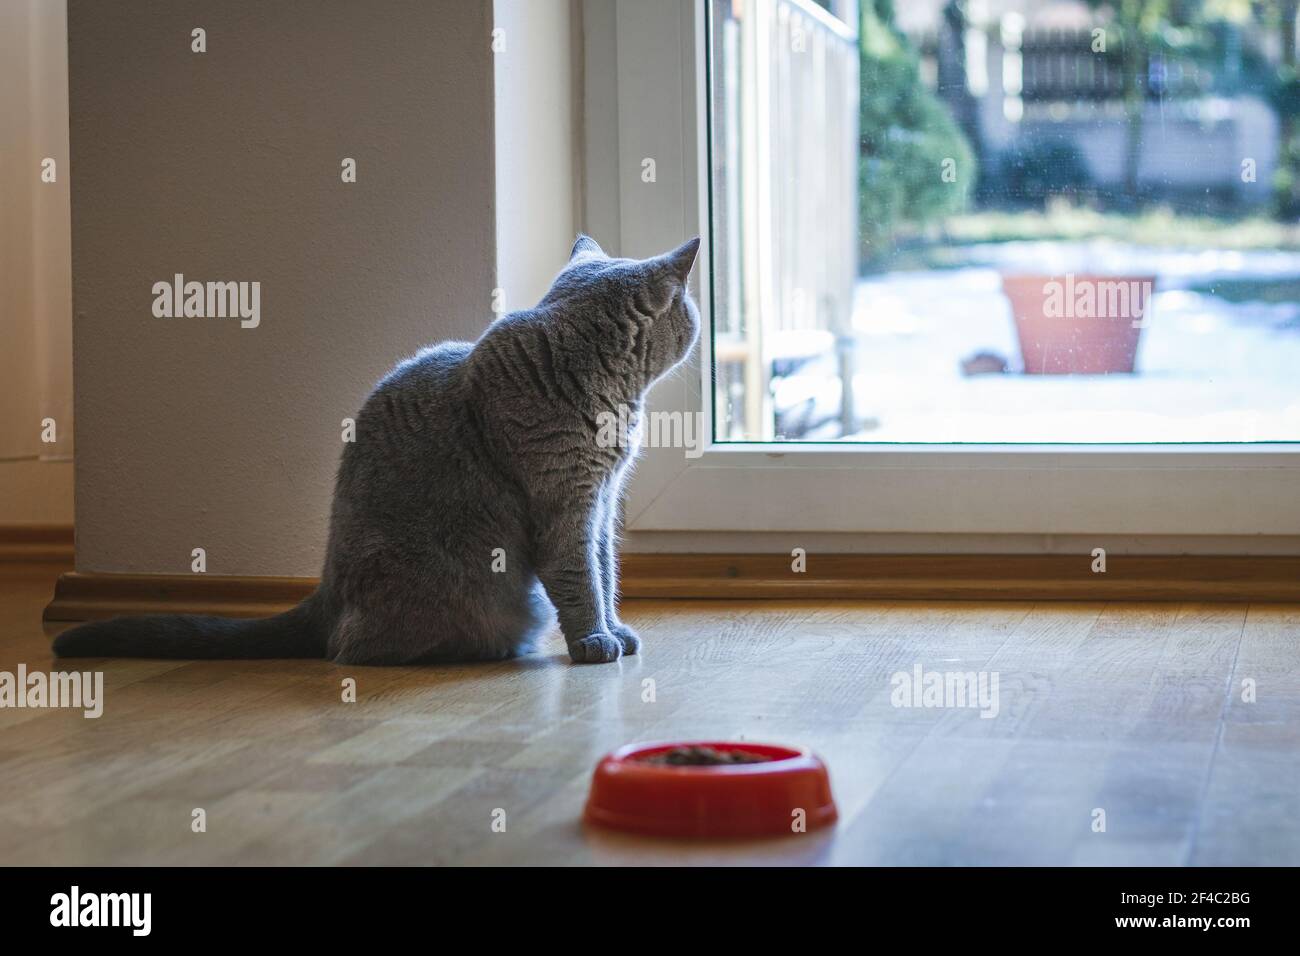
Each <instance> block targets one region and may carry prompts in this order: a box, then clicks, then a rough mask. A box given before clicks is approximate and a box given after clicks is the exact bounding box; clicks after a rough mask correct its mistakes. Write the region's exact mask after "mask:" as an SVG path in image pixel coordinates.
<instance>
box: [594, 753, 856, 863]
mask: <svg viewBox="0 0 1300 956" xmlns="http://www.w3.org/2000/svg"><path fill="white" fill-rule="evenodd" d="M684 747H704V748H709V749H711V750H714V751H719V752H722V753H734V752H740V753H744V754H750V755H754V756H758V757H761V758H764V759H762V760H761V761H759V762H756V763H729V764H716V765H708V766H670V765H664V764H662V763H647V762H646V758H647V757H654V756H656V755H662V754H667V753H668V752H669V751H674V750H677V749H678V748H684ZM799 811H803V813H802V815H801V814H800V813H799ZM584 818H585V820H586V822H587V823H589V824H595V825H597V826H602V827H609V828H611V829H614V830H624V831H627V832H629V833H640V834H646V835H651V836H674V837H695V838H706V839H707V838H711V837H760V836H780V835H783V834H791V833H798V832H800V829H803V830H815V829H817V828H818V827H824V826H826V825H828V824H831V823H834V822H835V818H836V812H835V801H834V800H833V799H832V798H831V782H830V777H829V776H828V775H827V773H826V765H825V764H823V763H822V762H821V761H820V760H819V759H818V758H816V757H814V756H813V755H812V754H810V753H809V752H808V751H806V750H792V749H791V748H789V747H774V746H772V745H770V744H751V743H737V742H733V741H689V742H682V743H655V744H631V745H629V746H627V747H622V748H620V749H619V750H616V751H614V752H613V753H612V754H610V755H609V756H607V757H605V758H604V759H603V760H602V761H601V762H600V763H599V764H598V765H597V767H596V772H595V774H594V775H593V776H592V780H591V795H590V796H589V797H588V798H587V809H586V813H585V814H584ZM800 823H802V827H800V826H799V825H798V824H800Z"/></svg>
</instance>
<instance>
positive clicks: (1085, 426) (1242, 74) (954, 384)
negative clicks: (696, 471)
mask: <svg viewBox="0 0 1300 956" xmlns="http://www.w3.org/2000/svg"><path fill="white" fill-rule="evenodd" d="M703 6H704V8H705V15H704V18H703V19H704V23H703V29H704V37H705V40H704V46H705V56H706V64H707V78H706V81H705V82H706V87H707V92H706V96H705V101H706V108H707V119H706V130H707V137H706V138H707V143H706V144H705V148H706V149H707V154H708V174H707V179H708V182H707V193H708V206H709V208H708V219H709V227H710V233H711V236H712V250H711V251H712V267H713V268H712V277H711V278H712V282H711V289H708V290H707V294H709V295H710V299H711V303H710V304H711V306H712V308H711V309H710V312H711V316H712V341H711V347H712V366H713V368H712V372H713V375H712V381H711V383H710V392H711V398H712V408H713V416H712V424H713V438H714V440H715V442H718V443H719V444H720V445H723V446H725V445H726V444H729V443H746V442H764V443H770V442H781V443H796V442H853V443H888V444H893V443H902V444H909V445H925V444H949V443H962V444H970V443H974V444H1003V443H1010V444H1055V445H1061V444H1075V443H1078V444H1128V443H1200V444H1214V443H1274V442H1294V441H1297V440H1300V388H1298V387H1297V382H1298V381H1300V378H1298V374H1300V373H1298V372H1297V370H1300V228H1297V221H1296V220H1297V215H1298V214H1300V135H1298V134H1300V130H1298V128H1297V124H1296V122H1295V115H1296V113H1297V102H1298V99H1297V98H1298V97H1300V91H1298V88H1297V86H1296V80H1295V23H1294V16H1295V10H1294V8H1293V7H1294V5H1292V6H1291V7H1288V5H1287V4H1236V5H1234V4H1164V3H1154V2H1137V3H1125V4H1123V5H1119V4H1108V3H1103V2H1089V0H972V2H969V3H965V4H960V5H959V4H956V3H950V2H947V0H909V2H908V3H890V2H883V0H861V2H860V4H853V3H849V2H844V3H836V2H833V0H828V2H826V3H824V4H820V5H819V4H815V3H812V2H811V0H744V2H743V3H742V2H738V0H705V2H704V4H703ZM1283 11H1289V15H1290V17H1291V18H1292V20H1291V22H1288V21H1287V20H1286V15H1285V14H1284V13H1283Z"/></svg>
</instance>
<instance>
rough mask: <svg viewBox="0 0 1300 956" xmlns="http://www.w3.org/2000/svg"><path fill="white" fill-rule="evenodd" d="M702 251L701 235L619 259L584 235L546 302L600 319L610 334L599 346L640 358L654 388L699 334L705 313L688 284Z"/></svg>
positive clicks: (688, 352)
mask: <svg viewBox="0 0 1300 956" xmlns="http://www.w3.org/2000/svg"><path fill="white" fill-rule="evenodd" d="M699 249H700V239H699V237H698V236H696V237H695V238H694V239H690V240H688V241H686V242H684V243H682V244H681V245H680V246H678V247H677V248H676V249H673V250H671V251H669V252H665V253H664V254H663V255H659V256H653V257H651V258H649V259H619V258H613V257H611V256H608V255H606V254H605V251H604V250H603V249H601V248H600V246H599V245H598V244H597V243H596V240H594V239H592V238H591V237H590V236H579V237H578V241H577V242H575V243H574V244H573V250H572V251H571V252H570V253H569V261H568V263H567V264H566V265H565V267H564V269H563V270H562V271H561V272H560V274H559V275H558V276H556V278H555V281H554V282H553V283H552V284H551V288H550V291H549V292H547V293H546V297H545V298H544V299H542V302H541V305H542V306H547V305H551V306H554V307H556V308H559V309H564V310H574V309H576V310H581V311H582V312H585V313H587V315H592V316H595V317H598V319H599V323H600V324H599V325H598V326H597V329H598V330H599V331H604V332H607V333H608V335H607V336H598V339H597V342H598V344H599V342H600V341H601V340H603V341H604V342H607V343H610V344H612V345H617V347H618V351H619V353H620V354H625V355H627V356H629V357H631V358H633V359H635V360H636V361H637V362H638V363H639V364H640V366H641V367H642V368H643V369H644V371H645V373H646V381H645V386H646V387H648V386H649V385H650V384H651V383H653V382H654V381H655V380H656V379H659V378H661V377H662V376H664V375H665V374H667V373H668V372H669V371H670V370H672V368H673V367H674V366H676V365H677V364H678V363H679V362H681V361H682V360H683V359H684V358H686V356H687V355H689V354H690V351H691V349H692V348H693V347H694V346H695V340H696V339H697V338H698V337H699V332H700V313H699V310H698V309H697V308H696V307H695V303H694V302H692V301H691V297H690V293H689V292H688V291H687V287H686V280H687V277H688V276H689V275H690V273H691V267H692V266H694V264H695V257H696V255H697V254H698V253H699Z"/></svg>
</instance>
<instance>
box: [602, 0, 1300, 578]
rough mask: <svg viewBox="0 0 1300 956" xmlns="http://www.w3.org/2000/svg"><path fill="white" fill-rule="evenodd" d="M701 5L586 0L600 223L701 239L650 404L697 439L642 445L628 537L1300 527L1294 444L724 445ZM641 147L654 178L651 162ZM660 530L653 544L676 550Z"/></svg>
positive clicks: (1138, 532) (1201, 545) (659, 238)
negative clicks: (647, 177) (674, 357)
mask: <svg viewBox="0 0 1300 956" xmlns="http://www.w3.org/2000/svg"><path fill="white" fill-rule="evenodd" d="M705 6H706V4H705V0H653V2H647V0H615V2H614V3H612V4H611V3H609V2H608V0H584V3H583V15H584V24H583V29H584V38H585V39H584V46H585V51H584V66H585V70H584V77H583V83H584V89H585V92H586V95H585V97H584V103H585V107H584V125H585V130H584V141H585V146H584V157H583V159H584V183H585V195H584V212H585V216H584V218H585V221H586V223H587V227H588V229H589V231H592V232H594V233H596V234H597V238H598V239H600V240H602V241H603V242H605V243H606V244H607V246H614V247H615V248H614V249H611V250H610V251H611V252H617V253H619V254H622V255H627V256H646V255H651V254H654V253H657V252H661V251H663V250H665V249H669V248H672V247H673V246H675V245H677V244H678V243H680V242H681V241H682V240H683V239H684V238H686V237H689V236H692V235H695V234H697V233H698V234H700V235H702V236H703V237H704V239H705V242H704V243H703V245H702V249H701V255H700V261H699V263H698V266H697V269H696V274H695V280H694V282H695V290H696V301H697V302H698V303H699V305H700V311H701V319H702V324H703V331H702V335H701V345H700V348H699V349H698V350H697V353H696V355H695V356H693V357H692V359H691V360H690V361H689V362H688V363H687V365H686V366H684V367H683V369H680V370H679V371H678V372H677V374H676V375H674V376H673V377H672V378H670V379H668V380H666V381H664V382H661V383H660V384H659V385H657V386H656V388H655V390H654V392H653V393H652V395H651V400H650V406H649V407H650V410H651V411H656V410H662V411H674V410H675V411H681V410H683V409H684V410H686V411H689V412H697V411H698V412H700V413H702V415H703V420H704V429H705V431H704V435H705V441H704V449H703V454H702V455H700V456H699V457H697V458H687V457H686V456H685V455H684V454H683V452H682V450H680V449H647V451H646V452H645V454H644V457H643V459H642V462H641V464H640V465H639V466H638V470H637V475H636V477H635V479H634V480H633V482H632V483H631V486H630V488H629V496H628V508H627V528H628V531H629V532H630V538H631V541H632V543H633V547H634V548H635V547H636V542H637V537H638V535H641V536H645V535H647V534H650V533H660V532H680V533H681V538H682V541H683V542H684V543H685V542H687V541H688V540H689V545H686V546H684V547H683V548H681V550H698V545H699V541H700V535H699V533H700V532H759V533H766V535H767V537H768V539H769V540H770V539H771V536H772V535H773V534H774V533H776V534H778V535H784V534H785V533H805V534H817V533H829V532H836V533H845V532H848V533H851V534H858V535H859V536H863V535H872V536H879V535H886V536H887V535H931V536H932V535H958V534H960V535H985V536H993V535H996V536H1007V535H1012V536H1016V535H1023V536H1034V537H1035V538H1037V539H1038V540H1039V541H1040V542H1041V540H1042V539H1043V536H1053V537H1055V536H1071V535H1084V536H1097V535H1121V536H1126V538H1127V539H1128V540H1136V539H1137V538H1138V537H1140V536H1162V537H1163V538H1166V539H1167V538H1168V537H1169V536H1176V537H1177V539H1178V540H1179V541H1180V542H1185V543H1186V544H1185V547H1184V550H1186V551H1188V552H1197V551H1199V552H1201V553H1215V552H1217V551H1225V550H1228V549H1226V548H1223V547H1220V546H1219V543H1221V542H1222V541H1223V540H1225V538H1224V536H1233V537H1237V538H1239V539H1240V538H1241V537H1242V536H1250V537H1254V536H1261V535H1269V536H1274V537H1272V538H1271V541H1272V545H1273V547H1276V546H1277V545H1278V543H1279V542H1280V541H1281V540H1282V538H1279V537H1276V536H1300V443H1296V444H1270V445H1188V444H1183V445H1143V446H1130V445H1087V446H1079V445H1023V446H1021V445H1017V446H1005V445H978V444H970V445H899V444H892V445H882V444H876V445H872V444H860V443H853V444H837V443H816V444H813V443H746V444H732V443H726V442H723V443H715V442H713V441H712V435H713V428H712V411H713V410H712V397H713V389H712V383H711V381H710V378H711V376H710V374H709V370H710V368H711V367H712V355H711V348H712V341H711V335H710V334H709V330H710V328H711V316H710V314H709V307H710V295H709V285H708V282H709V277H710V275H711V272H710V270H711V266H712V263H711V261H710V256H709V249H710V243H709V228H710V223H709V221H708V208H709V207H708V188H709V177H708V168H707V164H708V157H707V156H706V155H705V150H704V149H703V148H702V146H701V144H703V143H705V142H707V140H706V139H705V138H704V137H705V131H706V127H705V124H706V123H707V122H708V112H707V102H706V97H707V95H708V91H707V90H706V89H705V77H706V75H707V74H706V71H705V56H706V50H705V44H704V29H703V24H704V19H703V18H704V16H705V14H706V10H705ZM612 91H616V92H612ZM647 157H652V158H654V159H655V161H656V173H657V178H656V182H654V183H651V184H647V183H644V182H642V177H641V172H642V160H643V159H645V158H647ZM611 164H616V166H614V167H611ZM611 237H612V238H611ZM657 538H658V541H657V543H656V545H655V547H656V548H657V549H666V550H674V548H673V547H672V545H671V544H669V545H667V546H665V545H664V544H663V535H658V536H657ZM719 540H721V539H719ZM1003 540H1005V539H1003ZM1062 540H1064V539H1063V538H1062ZM1298 540H1300V539H1298ZM846 543H847V549H849V550H856V549H857V547H858V546H855V545H853V544H852V543H851V542H846ZM1241 546H1242V545H1241V541H1240V540H1239V541H1238V544H1237V548H1240V547H1241Z"/></svg>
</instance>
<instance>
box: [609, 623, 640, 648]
mask: <svg viewBox="0 0 1300 956" xmlns="http://www.w3.org/2000/svg"><path fill="white" fill-rule="evenodd" d="M609 633H611V634H613V635H614V636H615V637H617V638H618V639H619V640H620V641H622V643H623V653H624V654H635V653H636V652H637V651H639V650H641V638H640V637H639V636H638V635H637V632H636V631H634V630H632V628H630V627H628V626H627V625H626V624H624V623H623V622H622V621H619V622H618V623H617V624H614V625H613V626H611V627H610V629H609Z"/></svg>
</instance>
